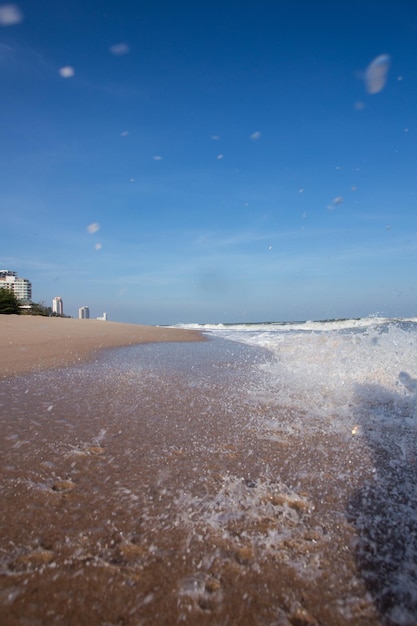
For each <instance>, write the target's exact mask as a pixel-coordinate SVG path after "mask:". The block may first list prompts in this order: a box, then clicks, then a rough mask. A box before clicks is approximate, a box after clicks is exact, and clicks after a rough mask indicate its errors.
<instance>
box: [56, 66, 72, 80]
mask: <svg viewBox="0 0 417 626" xmlns="http://www.w3.org/2000/svg"><path fill="white" fill-rule="evenodd" d="M59 74H60V76H62V78H71V77H72V76H74V74H75V71H74V68H73V67H71V66H70V65H66V66H65V67H61V68H60V69H59Z"/></svg>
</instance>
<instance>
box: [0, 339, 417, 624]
mask: <svg viewBox="0 0 417 626" xmlns="http://www.w3.org/2000/svg"><path fill="white" fill-rule="evenodd" d="M262 358H264V357H263V356H262V355H261V354H260V353H257V352H254V351H252V350H251V349H250V348H242V347H239V346H237V345H227V343H226V342H223V343H222V342H210V341H209V342H202V343H190V344H187V345H185V344H171V345H170V344H166V345H161V344H159V345H155V346H146V345H143V346H138V347H132V348H129V349H120V350H114V351H110V352H102V353H99V354H98V355H95V357H94V358H93V359H92V361H91V362H90V363H87V364H84V365H80V366H78V367H74V368H66V369H63V370H50V371H44V372H40V373H36V374H32V375H28V376H17V377H14V378H12V379H4V380H3V381H0V402H1V405H0V410H1V438H0V445H1V447H0V452H1V456H2V466H1V500H2V512H1V514H0V521H1V534H0V617H1V620H0V621H1V623H2V624H4V625H5V626H18V625H21V624H36V625H45V626H49V625H51V626H52V625H53V624H64V625H72V624H74V625H75V624H77V625H80V626H83V625H86V626H87V625H88V626H96V625H97V626H99V625H100V626H110V625H112V626H116V625H118V626H120V625H123V626H138V625H139V624H140V625H149V626H153V625H163V626H165V625H166V626H168V625H172V624H186V625H189V626H193V625H195V624H196V623H198V624H200V625H216V626H217V625H220V624H225V625H226V624H231V625H234V624H242V625H258V624H259V625H267V624H268V625H270V626H272V625H274V626H318V625H328V626H345V625H347V624H349V625H355V626H356V625H363V626H365V625H366V626H377V625H378V624H382V623H384V622H383V620H382V618H381V615H379V613H378V609H377V607H376V605H375V603H374V601H373V597H372V595H371V594H370V593H369V591H368V589H367V586H366V584H365V582H364V580H363V579H362V576H361V572H360V570H359V569H358V564H357V560H356V549H357V545H358V536H357V533H356V531H355V528H354V526H353V525H352V524H351V523H350V522H349V520H348V514H347V509H348V504H349V502H350V501H351V499H352V497H353V496H354V495H355V493H357V490H358V487H359V486H360V485H361V484H362V483H363V481H365V480H367V479H369V478H370V477H371V474H372V463H371V460H370V459H369V451H368V450H367V448H366V445H365V444H364V442H363V440H359V439H354V438H351V439H350V440H347V439H346V437H345V436H344V435H343V436H342V435H338V434H337V433H331V432H320V431H314V430H311V431H309V432H307V433H303V432H301V431H297V430H296V429H293V430H292V431H291V425H292V424H293V423H300V421H299V418H301V419H302V416H294V415H291V414H290V413H289V412H288V410H286V408H285V407H284V406H283V407H281V408H280V409H279V416H277V409H276V407H274V408H272V407H270V406H268V405H267V404H265V403H262V402H261V401H256V402H254V401H253V398H252V397H251V395H250V394H249V393H248V390H249V387H250V385H251V384H256V380H254V373H253V370H252V363H254V362H255V361H256V359H258V360H259V359H262ZM265 358H267V357H265ZM272 417H274V418H275V419H277V417H279V419H280V420H281V423H282V424H283V425H287V426H288V432H287V434H286V436H285V437H282V436H278V434H277V432H276V430H274V429H273V428H272V426H271V424H272V422H271V419H270V418H272ZM352 468H355V470H354V472H353V471H352ZM404 623H406V622H404ZM409 623H410V624H411V623H412V622H409Z"/></svg>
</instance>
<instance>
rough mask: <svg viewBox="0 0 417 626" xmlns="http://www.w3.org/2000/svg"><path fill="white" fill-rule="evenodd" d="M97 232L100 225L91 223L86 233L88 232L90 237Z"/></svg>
mask: <svg viewBox="0 0 417 626" xmlns="http://www.w3.org/2000/svg"><path fill="white" fill-rule="evenodd" d="M98 230H100V224H99V223H98V222H93V223H92V224H89V225H88V226H87V232H89V233H90V235H94V233H96V232H97V231H98Z"/></svg>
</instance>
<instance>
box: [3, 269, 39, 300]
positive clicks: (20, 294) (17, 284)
mask: <svg viewBox="0 0 417 626" xmlns="http://www.w3.org/2000/svg"><path fill="white" fill-rule="evenodd" d="M0 288H2V289H9V291H13V293H14V295H15V296H16V298H17V299H18V300H19V301H20V302H22V303H25V302H26V303H27V302H30V301H31V300H32V284H31V282H30V281H29V280H28V279H27V278H18V277H17V272H11V271H10V270H0Z"/></svg>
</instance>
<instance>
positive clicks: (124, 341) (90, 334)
mask: <svg viewBox="0 0 417 626" xmlns="http://www.w3.org/2000/svg"><path fill="white" fill-rule="evenodd" d="M184 341H185V342H193V341H204V338H203V337H202V335H201V333H200V332H198V331H194V330H182V329H177V328H161V327H156V326H144V325H141V324H124V323H121V322H108V321H106V322H103V321H99V320H79V319H73V318H60V317H42V316H31V315H0V376H1V377H6V376H14V375H17V374H25V373H29V372H33V371H39V370H45V369H50V368H53V367H62V366H69V365H74V364H75V363H79V362H80V361H85V360H88V358H90V357H91V356H92V355H93V354H94V353H95V352H96V351H97V350H101V349H103V348H117V347H123V346H131V345H136V344H140V343H160V342H184Z"/></svg>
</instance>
